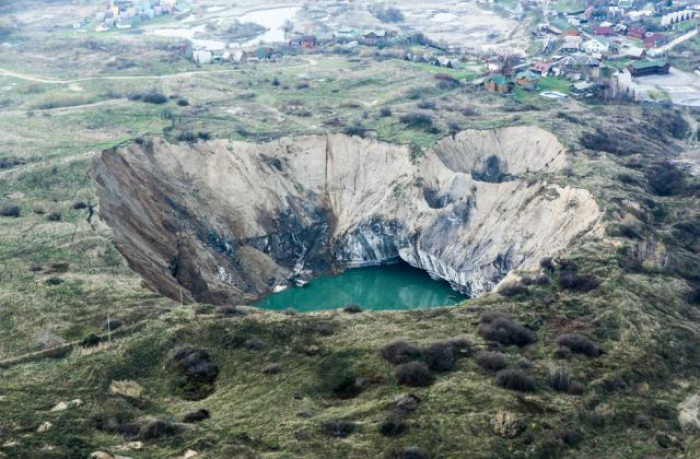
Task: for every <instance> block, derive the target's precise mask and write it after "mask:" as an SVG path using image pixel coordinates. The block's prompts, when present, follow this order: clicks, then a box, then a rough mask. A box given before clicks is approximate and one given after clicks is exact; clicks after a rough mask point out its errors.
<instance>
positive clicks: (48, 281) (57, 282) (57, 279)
mask: <svg viewBox="0 0 700 459" xmlns="http://www.w3.org/2000/svg"><path fill="white" fill-rule="evenodd" d="M63 282H64V281H63V279H61V278H60V277H49V278H48V279H46V280H45V281H44V283H45V284H46V285H50V286H56V285H61V284H62V283H63Z"/></svg>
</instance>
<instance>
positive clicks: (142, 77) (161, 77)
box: [0, 58, 318, 85]
mask: <svg viewBox="0 0 700 459" xmlns="http://www.w3.org/2000/svg"><path fill="white" fill-rule="evenodd" d="M304 60H305V61H306V63H305V64H299V65H292V66H289V67H282V68H280V67H275V68H269V69H266V68H262V69H258V70H257V71H258V72H279V71H280V70H292V69H303V68H308V67H315V66H316V65H318V61H316V60H315V59H310V58H304ZM246 70H248V69H220V70H190V71H187V72H179V73H170V74H167V75H122V76H97V77H87V78H77V79H75V80H52V79H47V78H42V77H39V76H36V75H32V74H26V73H17V72H13V71H11V70H6V69H0V76H8V77H12V78H18V79H20V80H25V81H33V82H35V83H44V84H66V85H71V84H75V83H83V82H86V81H100V80H103V81H118V80H127V81H128V80H167V79H171V78H181V77H190V76H194V75H199V74H211V73H236V72H243V71H246Z"/></svg>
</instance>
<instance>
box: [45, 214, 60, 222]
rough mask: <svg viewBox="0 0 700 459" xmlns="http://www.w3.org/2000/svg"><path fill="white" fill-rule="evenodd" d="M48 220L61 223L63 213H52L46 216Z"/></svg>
mask: <svg viewBox="0 0 700 459" xmlns="http://www.w3.org/2000/svg"><path fill="white" fill-rule="evenodd" d="M46 220H48V221H50V222H60V221H61V213H60V212H51V213H50V214H48V215H47V216H46Z"/></svg>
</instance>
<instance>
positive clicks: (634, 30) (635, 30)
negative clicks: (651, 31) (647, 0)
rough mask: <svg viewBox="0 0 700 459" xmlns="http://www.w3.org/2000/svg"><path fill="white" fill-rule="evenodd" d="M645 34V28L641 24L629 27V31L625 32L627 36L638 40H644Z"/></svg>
mask: <svg viewBox="0 0 700 459" xmlns="http://www.w3.org/2000/svg"><path fill="white" fill-rule="evenodd" d="M646 34H647V29H645V28H644V27H642V26H632V27H630V30H629V32H627V36H628V37H632V38H638V39H640V40H644V37H645V36H646Z"/></svg>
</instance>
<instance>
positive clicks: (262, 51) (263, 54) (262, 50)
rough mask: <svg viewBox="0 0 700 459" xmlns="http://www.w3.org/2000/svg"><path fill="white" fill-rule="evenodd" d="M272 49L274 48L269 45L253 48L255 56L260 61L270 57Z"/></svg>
mask: <svg viewBox="0 0 700 459" xmlns="http://www.w3.org/2000/svg"><path fill="white" fill-rule="evenodd" d="M274 51H275V50H274V49H272V48H270V47H269V46H260V47H259V48H258V49H256V50H255V57H257V58H258V59H260V60H261V61H262V60H268V59H272V53H273V52H274Z"/></svg>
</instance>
